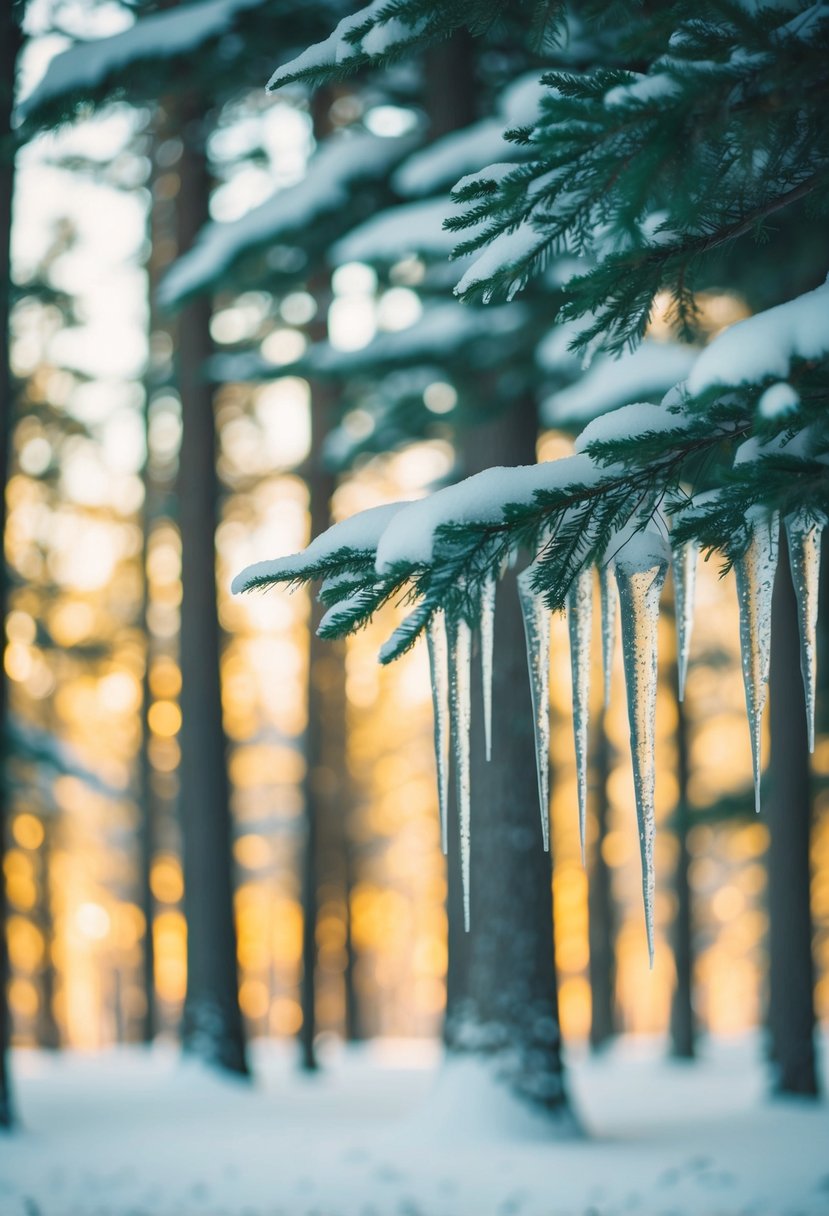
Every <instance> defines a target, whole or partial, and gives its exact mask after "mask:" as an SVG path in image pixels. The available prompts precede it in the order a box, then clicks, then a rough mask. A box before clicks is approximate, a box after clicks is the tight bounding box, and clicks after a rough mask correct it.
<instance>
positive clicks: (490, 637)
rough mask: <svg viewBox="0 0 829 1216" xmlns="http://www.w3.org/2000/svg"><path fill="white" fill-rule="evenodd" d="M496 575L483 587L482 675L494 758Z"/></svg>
mask: <svg viewBox="0 0 829 1216" xmlns="http://www.w3.org/2000/svg"><path fill="white" fill-rule="evenodd" d="M496 586H497V583H496V581H495V576H494V575H489V576H488V577H487V578H486V579H485V581H484V584H483V587H482V588H481V677H482V680H483V686H484V738H485V740H486V758H487V760H491V759H492V650H493V644H494V641H495V589H496Z"/></svg>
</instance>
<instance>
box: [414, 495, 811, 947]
mask: <svg viewBox="0 0 829 1216" xmlns="http://www.w3.org/2000/svg"><path fill="white" fill-rule="evenodd" d="M784 522H785V528H786V534H787V539H788V548H789V559H790V564H791V574H792V581H793V583H794V589H795V594H796V596H797V604H798V616H799V626H800V653H801V667H802V672H803V683H804V687H805V692H806V715H807V722H808V733H809V747H810V750H814V738H815V726H814V719H815V675H816V672H815V658H816V626H817V609H818V570H819V566H820V543H821V534H822V531H823V528H824V526H825V524H826V519H825V518H824V517H819V518H818V517H816V516H815V514H814V513H805V512H798V513H795V514H794V515H790V516H788V517H787V518H786V520H785V521H784ZM747 524H748V527H749V530H750V541H749V545H748V548H747V549H746V551H745V554H744V555H743V557H741V558H740V559H739V560H738V561H737V562H736V563H735V569H736V575H737V590H738V597H739V610H740V649H741V655H742V668H743V679H744V683H745V695H746V707H747V711H748V719H749V726H750V730H751V746H752V757H753V767H754V790H755V805H756V808H757V810H758V811H759V809H760V738H761V721H762V715H763V710H764V707H765V702H766V691H767V684H768V675H769V658H770V650H771V646H770V640H771V599H772V588H773V584H774V575H775V570H776V566H777V548H778V544H777V537H778V530H779V519H778V516H777V515H776V514H769V513H768V512H763V511H762V509H757V511H756V512H755V513H753V514H752V515H751V516H750V517H749V519H748V521H747ZM698 555H699V549H698V546H697V545H696V544H695V543H693V542H690V543H687V544H684V545H676V546H674V547H673V548H669V546H668V544H667V543H666V542H665V540H664V539H663V537H662V535H661V534H660V533H658V532H655V531H650V530H648V531H644V532H636V533H633V534H632V535H630V536H629V537H628V538H627V540H626V542H625V543H624V544H623V545H622V547H621V548H619V549H618V550H617V551H616V553H615V555H614V556H613V557H612V558H611V559H610V560H609V561H608V562H607V563H606V564H604V565H602V566H600V568H599V575H600V590H601V638H602V658H603V665H604V701H605V705H607V703H608V700H609V696H610V679H611V669H612V664H613V651H614V642H615V634H616V616H617V613H618V608H619V606H621V622H622V656H623V667H624V673H625V686H626V691H627V705H628V719H629V723H630V746H631V756H632V761H633V781H634V794H635V801H636V814H637V820H638V829H639V845H640V852H641V859H642V890H643V896H644V906H645V926H646V932H647V940H648V953H649V957H650V961H651V965H652V964H653V949H654V929H653V920H654V861H653V851H654V835H655V818H654V778H655V759H654V743H655V719H656V689H657V632H658V624H659V599H660V594H661V591H662V587H663V584H664V582H665V578H666V576H667V573H668V569H669V567H670V566H673V579H674V604H675V618H676V629H677V667H678V685H679V699H680V700H683V698H684V695H685V680H686V675H687V671H688V658H689V653H690V644H691V629H692V624H693V613H694V587H695V581H696V566H697V558H698ZM533 574H534V566H533V565H531V566H528V567H527V568H526V569H525V570H524V571H523V572H522V573H521V574H519V575H518V594H519V597H520V601H521V610H522V614H523V618H524V631H525V636H526V644H527V661H528V667H529V677H530V690H531V694H532V709H533V721H534V728H535V756H536V767H537V772H538V800H539V807H540V811H541V830H542V837H543V841H544V848H545V850H549V847H550V827H549V753H550V690H549V673H550V612H549V609H548V608H547V606H546V604H545V601H544V596H543V595H542V594H539V593H538V592H537V591H535V590H534V588H533V585H532V584H533ZM614 576H615V581H614ZM495 589H496V580H495V577H494V576H492V577H491V578H490V579H488V580H487V581H485V582H484V584H483V588H482V591H481V602H480V609H479V617H478V620H479V631H480V651H481V667H482V677H483V710H484V733H485V743H486V757H487V760H489V759H490V758H491V756H492V667H493V626H494V619H495ZM592 611H593V571H592V569H591V568H587V569H585V570H584V571H582V573H581V574H580V575H579V577H578V578H577V579H576V581H575V582H574V584H573V587H572V589H571V591H570V593H569V595H568V598H567V617H568V631H569V638H570V662H571V670H572V686H573V728H574V734H575V752H576V772H577V787H578V813H579V831H580V836H581V850H582V860H584V849H585V826H586V815H587V726H588V709H589V697H590V637H591V627H592ZM427 640H428V647H429V662H430V667H431V677H432V698H433V706H434V721H435V755H436V759H437V775H438V801H439V807H440V825H441V843H442V847H443V851H444V853H445V852H446V851H447V847H448V802H449V768H450V753H451V761H452V765H453V767H454V772H455V782H456V793H457V804H458V814H459V819H460V842H461V874H462V881H463V901H464V924H465V927H466V929H467V931H468V930H469V923H470V922H469V890H470V881H469V880H470V831H471V784H470V744H469V733H470V718H471V674H470V668H471V658H472V630H471V627H470V625H469V623H468V622H467V621H466V620H465V619H463V618H460V619H444V614H443V613H442V612H437V613H435V614H434V616H433V617H432V618H431V620H430V623H429V626H428V630H427Z"/></svg>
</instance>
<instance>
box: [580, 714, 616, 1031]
mask: <svg viewBox="0 0 829 1216" xmlns="http://www.w3.org/2000/svg"><path fill="white" fill-rule="evenodd" d="M604 719H605V714H604V709H602V711H601V713H600V715H599V717H598V719H597V721H596V725H595V728H594V739H595V744H594V748H593V766H592V774H593V808H594V814H595V817H596V842H595V845H594V847H593V851H592V857H591V859H590V881H589V884H588V892H587V902H588V917H589V921H588V934H589V941H590V995H591V1014H590V1046H591V1047H592V1048H593V1049H594V1051H595V1050H598V1049H599V1048H601V1047H604V1045H605V1044H606V1043H607V1042H608V1040H609V1039H611V1038H613V1036H614V1035H615V1033H616V1000H615V992H616V940H615V939H616V915H615V908H614V904H613V885H612V876H611V872H610V867H609V866H608V864H607V862H606V861H605V858H604V854H603V845H604V841H605V838H606V837H607V830H608V818H609V811H610V804H609V800H608V796H607V783H608V780H609V778H610V742H609V740H608V738H607V732H606V730H605V721H604Z"/></svg>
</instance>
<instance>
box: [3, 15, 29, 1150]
mask: <svg viewBox="0 0 829 1216" xmlns="http://www.w3.org/2000/svg"><path fill="white" fill-rule="evenodd" d="M19 15H20V14H19V8H18V6H17V5H15V4H10V3H9V0H6V3H5V4H4V5H3V6H2V8H0V544H2V550H3V563H2V564H3V568H2V571H0V622H3V630H4V645H5V621H6V616H7V613H8V602H9V582H8V575H7V571H6V562H5V535H6V485H7V484H8V479H9V464H10V458H11V442H10V441H11V432H12V426H13V421H14V419H13V403H14V390H13V386H12V375H11V368H10V365H9V336H10V335H9V313H10V306H11V227H12V200H13V197H14V154H15V146H14V142H15V141H14V135H13V132H12V122H11V118H12V106H13V104H14V87H15V81H16V70H17V56H18V54H19V52H20V48H21V46H22V42H23V37H22V34H21V31H20V26H19V24H18V18H19ZM7 722H8V684H7V677H6V673H5V668H4V667H3V664H2V663H0V776H2V777H3V780H0V861H2V854H3V852H4V849H5V840H6V818H7V813H8V802H7V799H8V784H7V782H6V781H5V772H6V748H7ZM6 921H7V913H6V888H5V883H4V882H3V881H2V880H1V879H0V1127H11V1125H12V1123H13V1122H14V1115H13V1107H12V1095H11V1082H10V1078H9V1058H8V1053H9V1044H10V1041H11V1012H10V1010H9V1005H8V995H7V994H8V978H9V958H8V944H7V941H6Z"/></svg>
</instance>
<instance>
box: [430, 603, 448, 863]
mask: <svg viewBox="0 0 829 1216" xmlns="http://www.w3.org/2000/svg"><path fill="white" fill-rule="evenodd" d="M426 643H427V646H428V649H429V670H430V672H431V678H432V710H433V713H434V719H435V764H436V766H437V775H438V808H439V810H440V847H441V848H442V849H443V852H444V854H446V852H447V851H448V849H449V673H448V668H447V653H446V625H445V623H444V619H443V612H442V611H438V612H436V613H435V614H434V616H432V617H431V618H430V620H429V624H428V625H427V626H426Z"/></svg>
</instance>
